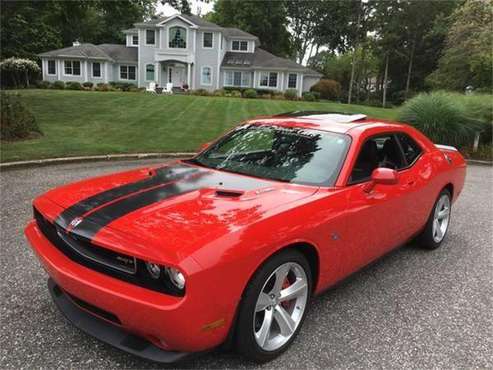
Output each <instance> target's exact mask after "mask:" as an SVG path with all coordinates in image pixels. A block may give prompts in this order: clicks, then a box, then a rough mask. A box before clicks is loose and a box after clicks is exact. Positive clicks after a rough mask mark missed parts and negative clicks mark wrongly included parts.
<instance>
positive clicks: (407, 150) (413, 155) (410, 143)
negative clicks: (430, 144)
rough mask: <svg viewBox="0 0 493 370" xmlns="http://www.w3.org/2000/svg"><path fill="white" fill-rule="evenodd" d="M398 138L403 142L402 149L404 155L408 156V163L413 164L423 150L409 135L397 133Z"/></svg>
mask: <svg viewBox="0 0 493 370" xmlns="http://www.w3.org/2000/svg"><path fill="white" fill-rule="evenodd" d="M397 138H398V139H399V142H400V143H401V147H402V151H403V152H404V157H405V158H406V162H407V165H412V164H413V163H414V162H415V161H416V159H418V157H419V156H420V155H421V153H422V152H423V150H422V149H421V147H420V146H419V145H418V143H416V142H415V141H414V140H413V139H411V138H410V137H409V135H406V134H403V133H400V134H397Z"/></svg>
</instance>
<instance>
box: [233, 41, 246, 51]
mask: <svg viewBox="0 0 493 370" xmlns="http://www.w3.org/2000/svg"><path fill="white" fill-rule="evenodd" d="M231 49H232V50H234V51H248V41H240V40H233V42H232V44H231Z"/></svg>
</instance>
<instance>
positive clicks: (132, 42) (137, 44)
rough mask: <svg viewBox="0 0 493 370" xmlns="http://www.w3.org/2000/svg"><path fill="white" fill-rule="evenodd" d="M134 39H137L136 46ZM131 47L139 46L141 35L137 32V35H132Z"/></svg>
mask: <svg viewBox="0 0 493 370" xmlns="http://www.w3.org/2000/svg"><path fill="white" fill-rule="evenodd" d="M134 37H137V43H136V44H134ZM130 45H132V46H139V33H138V32H137V34H136V35H135V34H131V35H130Z"/></svg>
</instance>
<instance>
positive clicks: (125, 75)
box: [120, 66, 135, 80]
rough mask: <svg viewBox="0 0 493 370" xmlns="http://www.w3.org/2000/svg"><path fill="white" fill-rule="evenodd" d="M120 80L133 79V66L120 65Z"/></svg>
mask: <svg viewBox="0 0 493 370" xmlns="http://www.w3.org/2000/svg"><path fill="white" fill-rule="evenodd" d="M120 80H135V66H120Z"/></svg>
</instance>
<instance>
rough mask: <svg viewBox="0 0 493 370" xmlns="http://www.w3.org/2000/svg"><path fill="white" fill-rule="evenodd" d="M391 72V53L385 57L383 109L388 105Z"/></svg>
mask: <svg viewBox="0 0 493 370" xmlns="http://www.w3.org/2000/svg"><path fill="white" fill-rule="evenodd" d="M388 72H389V53H387V55H386V56H385V72H384V75H383V99H382V107H384V108H385V106H386V105H387V77H388Z"/></svg>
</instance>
